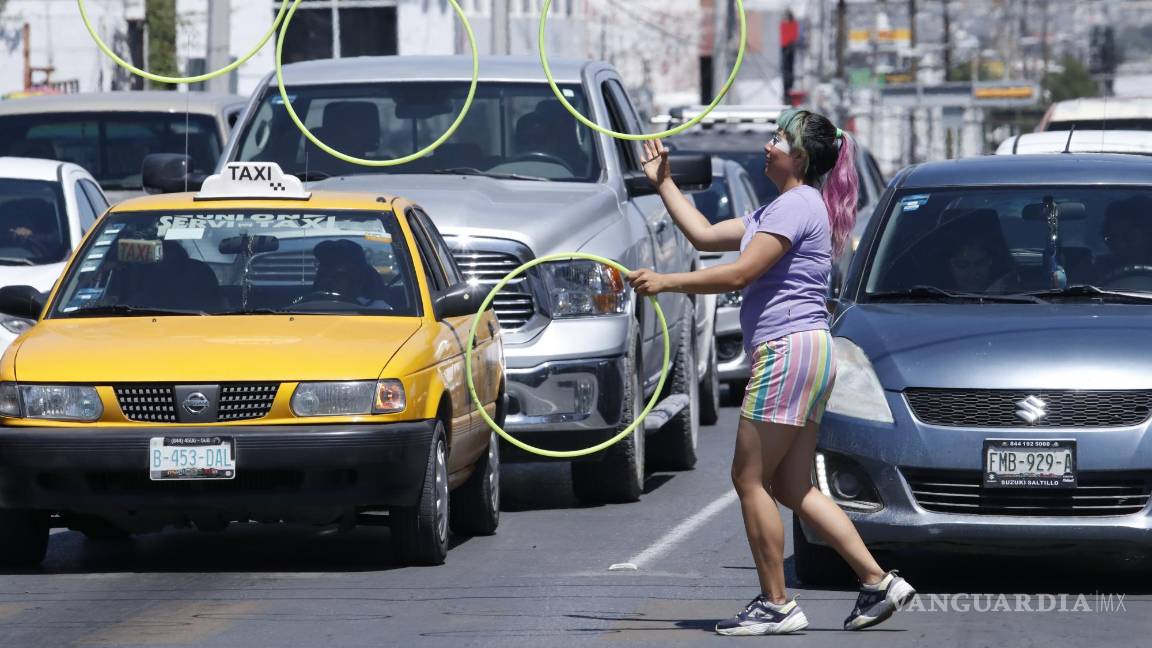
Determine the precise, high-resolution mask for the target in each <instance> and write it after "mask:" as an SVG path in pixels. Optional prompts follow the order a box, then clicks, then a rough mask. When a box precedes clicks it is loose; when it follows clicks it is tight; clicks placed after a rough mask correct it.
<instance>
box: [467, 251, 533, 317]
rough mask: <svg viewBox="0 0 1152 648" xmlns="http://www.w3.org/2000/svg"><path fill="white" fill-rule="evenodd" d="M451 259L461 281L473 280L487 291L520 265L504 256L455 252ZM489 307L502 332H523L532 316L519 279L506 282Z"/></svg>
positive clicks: (530, 303) (529, 296)
mask: <svg viewBox="0 0 1152 648" xmlns="http://www.w3.org/2000/svg"><path fill="white" fill-rule="evenodd" d="M452 256H453V257H455V258H456V265H457V266H459V267H460V272H463V273H464V276H465V277H468V278H469V279H472V278H475V279H477V280H479V282H480V283H481V284H483V285H485V286H488V287H492V286H495V285H496V284H497V283H498V282H499V281H500V280H501V279H503V278H504V276H505V275H507V274H508V273H509V272H512V271H513V270H515V269H516V267H517V266H519V265H520V264H521V263H522V261H521V260H520V259H518V258H517V257H516V256H515V255H513V254H508V253H506V252H488V251H483V250H475V249H468V250H460V249H455V250H453V251H452ZM492 306H493V308H495V309H496V318H497V319H499V320H500V326H501V327H502V328H503V329H504V330H506V331H515V330H517V329H520V328H523V327H524V325H525V324H527V323H528V320H530V319H532V315H534V314H535V313H536V299H535V297H533V295H532V293H531V292H530V289H529V287H528V284H527V280H526V279H525V278H524V277H523V276H521V277H517V278H516V279H514V280H512V281H510V282H509V283H508V285H507V286H505V287H504V290H502V291H500V294H498V295H496V299H495V300H493V302H492Z"/></svg>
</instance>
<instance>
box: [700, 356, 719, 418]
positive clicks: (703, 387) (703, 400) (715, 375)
mask: <svg viewBox="0 0 1152 648" xmlns="http://www.w3.org/2000/svg"><path fill="white" fill-rule="evenodd" d="M706 366H707V367H708V370H707V371H706V372H705V374H704V377H703V378H701V379H700V424H701V425H716V422H717V421H719V420H720V370H719V369H717V368H716V337H715V336H713V337H712V339H711V340H709V342H708V364H707V365H706Z"/></svg>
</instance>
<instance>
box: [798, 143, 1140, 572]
mask: <svg viewBox="0 0 1152 648" xmlns="http://www.w3.org/2000/svg"><path fill="white" fill-rule="evenodd" d="M832 333H833V335H834V337H835V343H836V347H835V348H836V358H837V362H838V372H839V373H838V377H837V382H836V385H835V388H834V392H833V394H832V397H831V400H830V402H829V407H828V413H827V414H826V415H825V418H824V420H823V424H822V427H821V432H820V442H819V447H818V454H817V458H816V465H815V466H814V470H813V477H814V482H815V483H816V484H817V485H818V487H819V488H820V489H821V490H823V491H824V492H825V493H826V494H828V495H829V496H831V497H832V498H833V499H835V500H836V502H837V503H838V504H840V506H841V507H842V508H843V509H845V510H846V511H847V512H848V514H849V515H850V516H851V518H852V519H853V521H854V522H855V524H856V526H857V528H858V529H859V531H860V534H861V535H862V536H863V538H864V541H865V542H866V543H867V544H868V545H869V546H870V547H873V548H875V549H882V550H883V549H893V548H900V547H908V546H916V547H919V548H927V549H933V550H958V551H976V552H1003V553H1010V552H1026V553H1028V554H1036V553H1040V552H1049V551H1051V552H1057V551H1060V550H1073V551H1074V550H1077V549H1079V550H1083V549H1084V548H1085V547H1086V546H1090V547H1091V549H1092V551H1093V553H1100V552H1111V551H1115V552H1118V553H1132V552H1135V553H1143V554H1144V555H1146V556H1147V555H1148V554H1149V552H1152V513H1150V511H1149V491H1150V487H1152V433H1150V432H1149V419H1150V415H1152V158H1147V157H1142V156H1122V155H1112V156H1105V155H1080V154H1065V155H1043V156H1041V155H1037V156H1020V157H1015V156H1014V157H984V158H973V159H965V160H955V161H949V162H940V163H930V164H924V165H920V166H915V167H911V168H908V169H905V170H904V171H902V172H901V173H900V174H899V175H898V176H897V177H895V178H894V179H893V180H892V182H891V184H889V186H888V189H887V191H886V193H885V196H884V198H883V200H882V202H881V204H880V206H879V207H878V211H877V212H876V214H875V216H874V217H873V219H872V222H871V223H870V225H869V227H868V229H867V231H866V232H865V234H864V236H863V238H862V240H861V242H860V246H859V248H858V251H857V255H856V257H855V259H854V260H853V262H852V266H851V269H850V271H849V274H848V277H847V280H846V283H845V289H844V291H843V293H842V298H841V302H840V303H839V305H838V307H837V310H836V314H835V315H834V317H833V326H832ZM794 540H795V544H796V569H797V573H798V575H799V577H800V578H801V580H804V581H805V582H808V583H817V582H820V581H828V580H830V579H832V578H834V577H835V570H836V567H837V566H839V564H840V563H841V561H839V560H836V559H834V557H832V556H830V555H829V552H830V551H831V550H830V549H828V548H827V547H825V546H822V542H821V540H820V539H819V538H818V537H817V536H816V535H815V533H814V532H813V531H812V530H811V529H810V528H807V527H805V526H804V525H803V523H802V522H797V523H796V526H795V528H794Z"/></svg>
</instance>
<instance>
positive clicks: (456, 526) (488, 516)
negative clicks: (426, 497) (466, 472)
mask: <svg viewBox="0 0 1152 648" xmlns="http://www.w3.org/2000/svg"><path fill="white" fill-rule="evenodd" d="M499 524H500V439H498V438H497V437H496V433H495V432H491V433H490V434H489V437H488V450H487V451H486V452H485V453H484V454H483V455H481V456H480V459H478V460H477V461H476V468H475V469H474V470H473V471H472V476H471V477H469V478H468V481H466V482H464V484H463V485H462V486H460V488H457V489H456V490H455V491H453V492H452V532H453V533H459V534H461V535H492V534H493V533H496V527H497V526H499Z"/></svg>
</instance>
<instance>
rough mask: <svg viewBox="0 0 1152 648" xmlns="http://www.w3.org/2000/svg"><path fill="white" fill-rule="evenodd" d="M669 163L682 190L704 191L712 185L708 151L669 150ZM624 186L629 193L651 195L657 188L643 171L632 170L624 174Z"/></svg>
mask: <svg viewBox="0 0 1152 648" xmlns="http://www.w3.org/2000/svg"><path fill="white" fill-rule="evenodd" d="M668 164H669V165H670V166H671V167H672V181H673V182H675V183H676V186H677V187H680V189H681V191H704V190H705V189H707V188H708V187H710V186H712V156H711V155H708V154H707V153H676V152H675V151H669V152H668ZM624 186H625V187H627V188H628V195H629V196H631V197H633V198H635V197H637V196H649V195H652V194H654V193H656V188H655V187H653V186H652V183H651V182H649V181H648V177H647V176H645V175H644V172H643V171H632V172H629V173H627V174H626V175H625V176H624Z"/></svg>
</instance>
